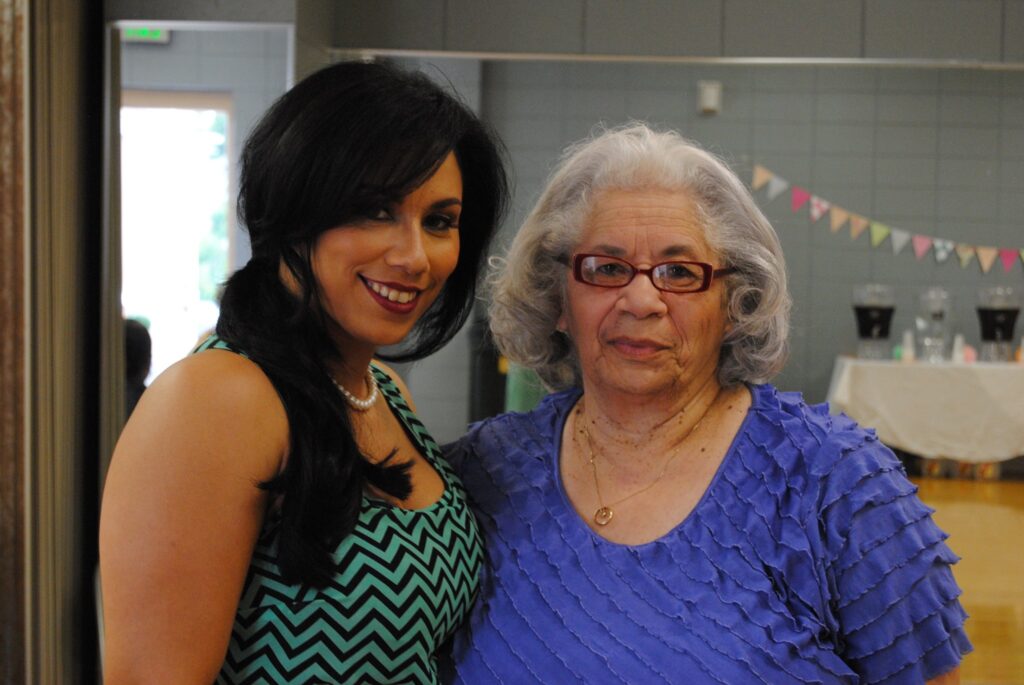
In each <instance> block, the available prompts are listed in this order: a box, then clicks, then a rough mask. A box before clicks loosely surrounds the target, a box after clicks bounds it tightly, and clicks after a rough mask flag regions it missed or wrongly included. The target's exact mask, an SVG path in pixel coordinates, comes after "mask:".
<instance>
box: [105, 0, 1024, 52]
mask: <svg viewBox="0 0 1024 685" xmlns="http://www.w3.org/2000/svg"><path fill="white" fill-rule="evenodd" d="M119 1H120V3H124V2H126V0H119ZM137 1H147V2H152V1H153V0H137ZM108 2H111V3H115V0H108ZM339 5H340V7H339V9H338V16H337V23H336V26H335V45H336V46H338V47H342V48H396V49H401V48H404V49H425V50H450V51H488V52H537V53H557V54H614V55H630V56H635V55H649V56H666V55H670V56H702V57H829V58H858V57H867V58H886V59H890V58H893V59H896V58H913V59H940V60H982V61H992V62H1000V61H1004V62H1022V61H1024V0H629V1H628V2H627V1H624V0H559V1H558V2H544V1H543V0H488V1H487V2H479V1H478V0H425V1H423V2H419V1H417V0H347V1H346V2H344V3H339Z"/></svg>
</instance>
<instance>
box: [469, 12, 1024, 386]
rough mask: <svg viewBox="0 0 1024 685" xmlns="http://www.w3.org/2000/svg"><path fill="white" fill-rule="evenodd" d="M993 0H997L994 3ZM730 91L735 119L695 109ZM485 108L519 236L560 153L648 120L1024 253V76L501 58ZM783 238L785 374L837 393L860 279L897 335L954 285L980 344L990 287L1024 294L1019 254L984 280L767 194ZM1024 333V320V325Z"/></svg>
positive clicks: (902, 218)
mask: <svg viewBox="0 0 1024 685" xmlns="http://www.w3.org/2000/svg"><path fill="white" fill-rule="evenodd" d="M981 4H985V3H981ZM699 79H717V80H720V81H722V83H723V87H724V102H723V109H722V112H721V113H720V114H719V115H717V116H714V117H705V116H701V115H699V114H697V112H696V81H697V80H699ZM482 88H483V90H482V98H483V113H484V116H485V118H486V119H488V120H489V121H490V122H491V123H492V124H493V125H494V126H495V127H496V128H497V129H498V131H499V132H500V134H501V135H502V136H503V138H504V141H505V143H506V145H507V146H508V148H509V151H510V156H511V160H512V167H513V168H512V172H513V175H514V178H515V181H516V194H515V201H514V205H513V208H512V213H511V216H510V218H509V220H508V222H507V223H506V227H505V233H504V235H503V238H504V241H507V240H508V239H510V237H511V235H512V234H513V232H514V231H515V229H516V227H517V226H518V224H519V223H520V222H521V221H522V220H523V218H524V217H525V215H526V213H527V212H528V211H529V209H530V207H531V206H532V203H533V202H534V201H535V199H536V197H537V195H538V193H539V191H540V189H541V187H542V184H543V182H544V179H545V177H546V175H547V174H548V173H549V171H550V169H551V167H552V165H553V163H554V161H555V160H556V158H557V156H558V154H559V152H560V150H561V149H562V148H563V147H564V146H565V145H566V144H568V143H570V142H572V141H574V140H576V139H578V138H580V137H581V136H584V135H586V134H587V133H588V132H589V131H590V130H591V129H592V127H593V126H594V125H595V124H598V123H599V122H600V123H603V124H606V125H616V124H620V123H623V122H625V121H627V120H629V119H630V118H640V119H645V120H647V121H649V122H651V123H653V124H656V125H659V126H667V127H671V128H675V129H677V130H679V131H681V132H682V133H683V134H684V135H687V136H689V137H691V138H693V139H695V140H697V141H699V142H700V143H702V144H703V145H704V146H706V147H708V148H710V149H711V150H713V151H715V152H717V153H718V154H719V155H721V156H723V157H724V158H725V159H726V160H727V161H728V162H729V163H730V164H731V165H732V166H733V168H734V169H735V170H736V171H737V173H739V174H740V176H741V178H743V179H744V180H745V181H747V182H748V183H749V179H750V174H751V170H752V168H753V165H754V164H762V165H764V166H766V167H768V168H769V169H771V170H773V171H774V172H776V173H777V174H779V175H780V176H782V177H783V178H785V179H787V180H788V181H790V182H791V183H793V184H795V185H799V186H802V187H805V188H808V189H810V190H811V191H812V192H814V193H816V194H818V195H820V196H822V197H824V198H826V199H828V200H831V201H832V202H834V203H836V204H838V205H839V206H841V207H844V208H846V209H848V210H850V211H852V212H855V213H858V214H861V215H864V216H866V217H868V218H870V219H873V220H877V221H880V222H882V223H885V224H888V225H890V226H891V227H895V228H902V229H904V230H908V231H912V232H917V233H922V234H925V235H929V236H933V237H939V238H948V239H951V240H954V241H958V242H965V243H970V244H975V245H979V244H980V245H993V246H999V247H1014V248H1017V249H1020V248H1024V223H1022V222H1024V115H1022V113H1024V72H1019V71H1017V72H1012V71H1008V72H1001V73H1000V72H988V71H977V70H975V71H956V70H926V69H906V68H903V69H896V68H876V69H870V68H853V67H799V66H798V67H750V66H722V65H719V66H694V65H648V64H600V63H587V64H580V63H541V62H534V63H522V62H488V63H485V66H484V71H483V86H482ZM756 197H757V198H758V201H759V204H760V205H761V207H762V209H763V210H764V211H765V213H766V214H767V216H768V218H769V219H770V220H771V221H772V223H773V225H774V226H775V227H776V230H777V231H778V233H779V235H780V238H781V241H782V244H783V247H784V249H785V252H786V257H787V262H788V267H789V271H790V288H791V291H792V293H793V297H794V303H795V307H794V312H793V331H792V342H793V345H792V348H793V352H792V356H791V359H790V362H789V364H788V366H787V368H786V370H785V371H784V372H783V374H782V375H781V377H780V378H779V379H778V383H779V385H780V386H782V387H783V388H785V389H792V390H800V391H803V392H804V393H805V395H806V396H807V397H808V398H809V399H810V400H812V401H822V400H823V399H824V397H825V393H826V390H827V387H828V381H829V377H830V373H831V369H832V363H833V360H834V358H835V356H836V355H837V354H839V353H852V352H853V351H854V350H855V347H856V329H855V325H854V318H853V313H852V311H851V305H850V297H851V289H852V287H853V285H854V284H856V283H860V282H865V281H873V280H880V281H884V282H888V283H893V284H895V285H896V286H897V291H898V299H899V303H898V308H897V312H896V316H895V320H894V323H893V330H894V332H895V336H896V337H897V338H898V336H899V334H900V332H901V331H903V330H904V329H907V328H911V327H912V326H913V318H914V313H915V311H916V297H917V294H918V292H919V290H920V289H921V288H922V287H924V286H927V285H932V284H941V285H944V286H946V287H948V288H950V290H951V291H952V294H953V297H954V302H955V312H954V322H955V326H956V329H957V330H958V331H961V332H963V333H964V335H965V337H966V339H967V341H968V343H970V344H973V345H978V343H979V330H978V323H977V318H976V314H975V311H974V306H975V298H976V291H977V288H978V287H980V286H982V285H989V284H999V283H1008V284H1013V285H1016V286H1019V287H1021V288H1024V270H1022V265H1021V263H1020V261H1019V260H1018V261H1017V263H1015V265H1014V267H1013V269H1012V270H1011V272H1010V273H1004V271H1003V268H1002V266H1001V265H1000V264H999V263H998V262H997V263H996V265H995V266H993V268H992V270H991V271H990V272H989V273H988V274H982V272H981V270H980V269H979V267H978V263H977V261H974V262H973V263H972V264H971V265H970V266H969V267H968V268H967V269H961V268H960V266H959V262H958V260H957V259H956V256H955V255H953V256H951V257H950V258H949V260H948V261H946V262H945V263H943V264H938V263H936V261H935V259H934V256H932V255H931V254H929V255H928V256H926V257H925V258H924V259H923V260H921V261H918V260H917V259H915V257H914V254H913V250H912V247H911V246H910V245H908V246H907V247H906V248H904V249H903V251H902V252H901V253H900V254H899V255H893V254H892V249H891V244H890V242H889V241H888V240H887V241H886V242H885V243H883V244H882V245H881V246H879V247H878V248H872V247H871V246H870V243H869V236H868V233H867V232H865V233H864V234H862V235H861V236H860V237H859V238H858V239H856V240H852V239H851V237H850V233H849V230H846V229H844V230H843V231H841V232H839V233H832V232H830V231H829V228H828V217H827V216H826V217H824V218H823V219H821V221H820V222H819V223H816V224H815V223H812V221H811V219H810V217H809V215H808V212H807V209H806V208H805V209H804V210H803V211H801V212H800V213H798V214H794V213H792V212H791V210H790V206H789V195H788V193H787V194H784V195H782V196H780V197H778V198H776V199H775V200H774V201H768V200H767V198H766V196H765V195H764V194H763V193H758V194H757V195H756ZM1020 333H1024V325H1022V326H1019V327H1018V334H1020Z"/></svg>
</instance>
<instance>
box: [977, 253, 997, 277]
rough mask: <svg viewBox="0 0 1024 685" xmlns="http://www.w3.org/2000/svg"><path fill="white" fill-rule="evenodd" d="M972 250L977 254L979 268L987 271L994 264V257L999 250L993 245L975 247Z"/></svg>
mask: <svg viewBox="0 0 1024 685" xmlns="http://www.w3.org/2000/svg"><path fill="white" fill-rule="evenodd" d="M974 251H975V252H976V253H977V254H978V264H980V265H981V270H982V271H983V272H985V273H988V270H989V269H991V268H992V265H993V264H995V261H996V257H998V256H999V250H997V249H996V248H994V247H980V246H979V247H976V248H974Z"/></svg>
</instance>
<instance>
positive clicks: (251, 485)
mask: <svg viewBox="0 0 1024 685" xmlns="http://www.w3.org/2000/svg"><path fill="white" fill-rule="evenodd" d="M287 444H288V424H287V419H286V416H285V413H284V408H283V407H282V405H281V403H280V400H279V399H278V397H277V394H276V392H275V391H274V388H273V386H272V385H271V383H270V381H269V380H268V379H267V378H266V376H265V375H264V374H263V373H262V371H260V369H259V368H258V367H257V366H256V365H255V364H253V363H252V362H251V361H249V360H247V359H245V358H243V357H241V356H239V355H236V354H233V353H230V352H224V351H219V350H213V351H207V352H203V353H201V354H198V355H194V356H192V357H189V358H187V359H185V360H183V361H182V362H180V363H178V364H176V365H175V366H174V367H172V368H171V369H169V370H168V371H167V372H166V373H164V374H163V375H161V376H160V378H158V379H157V380H156V382H154V383H153V385H152V386H151V387H150V388H149V389H147V390H146V392H145V393H144V395H143V397H142V400H141V401H140V402H139V404H138V406H137V407H136V409H135V412H134V413H133V414H132V417H131V420H130V421H129V423H128V425H127V426H126V427H125V429H124V432H123V433H122V434H121V438H120V440H119V441H118V444H117V447H116V449H115V450H114V456H113V459H112V462H111V466H110V471H109V473H108V475H107V480H106V485H105V488H104V494H103V510H102V514H101V519H100V571H101V581H102V589H103V614H104V621H105V629H104V635H105V647H106V652H105V653H106V660H105V665H104V681H105V682H106V683H108V685H122V684H125V683H141V682H145V683H176V684H177V683H181V684H185V683H204V684H208V683H210V682H212V681H213V680H214V678H215V677H216V675H217V672H218V671H219V670H220V666H221V664H222V663H223V660H224V655H225V652H226V649H227V645H228V640H229V638H230V634H231V626H232V623H233V620H234V615H235V611H236V609H237V606H238V600H239V596H240V593H241V590H242V585H243V583H244V581H245V575H246V570H247V568H248V566H249V562H250V557H251V555H252V550H253V547H254V545H255V543H256V539H257V536H258V534H259V531H260V527H261V525H262V522H263V517H264V513H265V511H266V508H267V497H268V496H267V494H266V493H265V492H264V491H262V490H260V489H259V488H258V487H257V484H258V483H259V482H260V481H263V480H266V479H268V478H271V477H273V476H274V475H276V473H277V472H278V469H279V467H280V464H281V463H282V459H283V457H284V455H285V452H286V450H287Z"/></svg>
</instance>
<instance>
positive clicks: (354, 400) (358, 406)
mask: <svg viewBox="0 0 1024 685" xmlns="http://www.w3.org/2000/svg"><path fill="white" fill-rule="evenodd" d="M331 382H332V383H334V387H336V388H337V389H338V392H340V393H341V395H342V397H344V398H345V401H346V402H348V403H349V406H351V407H352V408H353V409H355V410H356V411H367V410H368V409H369V408H370V407H372V406H373V405H374V404H376V403H377V398H378V397H380V393H379V392H378V391H377V380H376V379H375V378H374V377H373V371H371V367H369V366H368V367H366V383H367V385H369V386H370V396H369V397H367V398H366V399H365V400H361V399H359V398H358V397H356V396H355V395H353V394H352V393H350V392H349V391H348V390H346V389H345V386H343V385H342V384H341V383H339V382H338V381H336V380H335V379H334V376H331Z"/></svg>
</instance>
